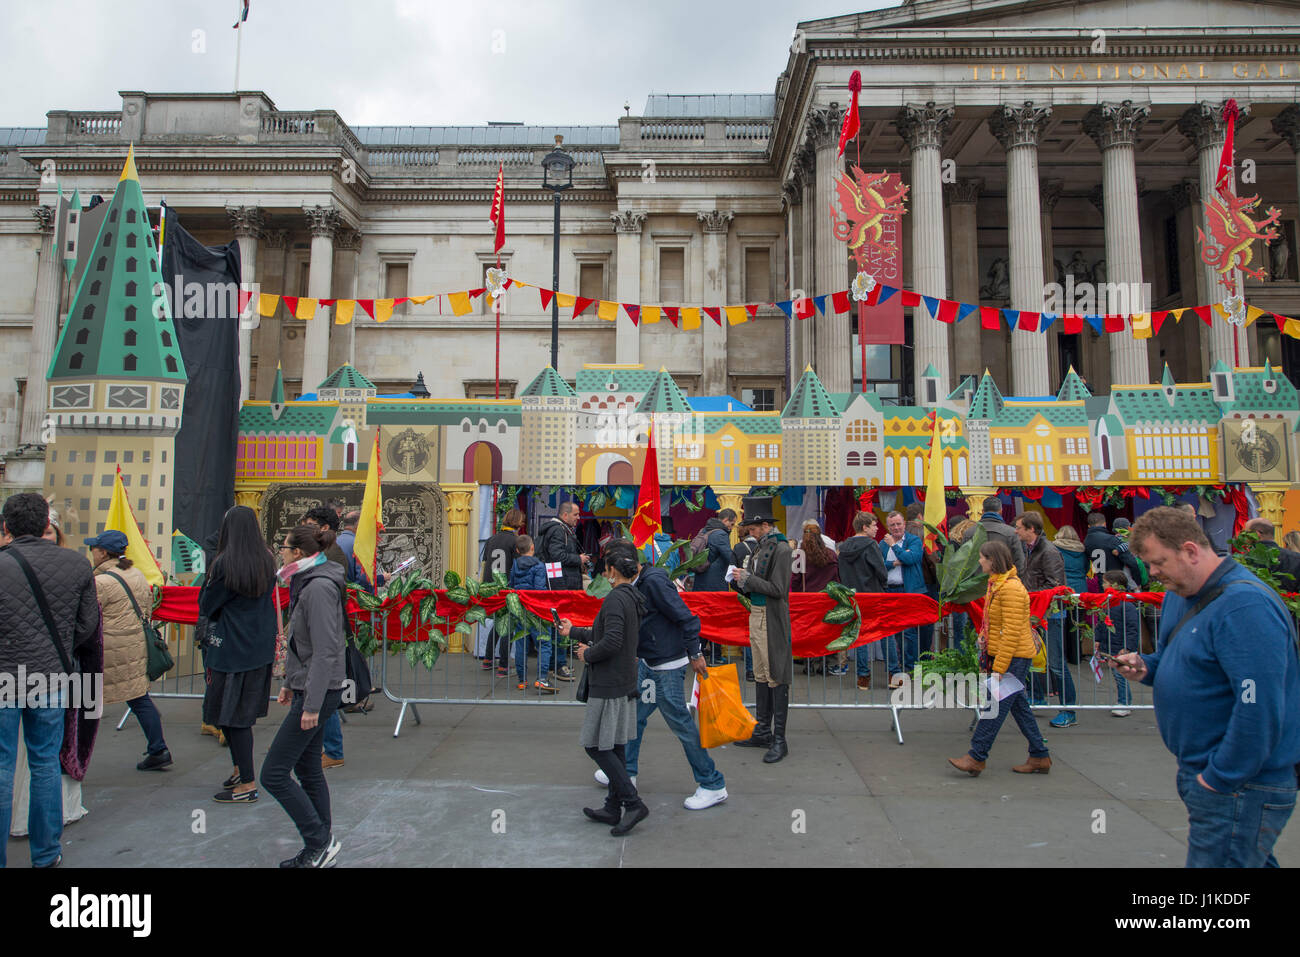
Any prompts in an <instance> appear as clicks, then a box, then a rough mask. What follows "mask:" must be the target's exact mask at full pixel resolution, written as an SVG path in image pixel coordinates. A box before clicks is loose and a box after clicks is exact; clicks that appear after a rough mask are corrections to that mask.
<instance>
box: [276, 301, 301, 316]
mask: <svg viewBox="0 0 1300 957" xmlns="http://www.w3.org/2000/svg"><path fill="white" fill-rule="evenodd" d="M280 301H281V302H283V303H284V305H285V308H286V309H288V310H289V315H291V316H296V315H298V297H297V296H281V297H280Z"/></svg>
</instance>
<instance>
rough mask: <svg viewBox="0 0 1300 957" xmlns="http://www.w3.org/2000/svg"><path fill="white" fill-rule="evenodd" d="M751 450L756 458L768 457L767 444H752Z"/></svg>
mask: <svg viewBox="0 0 1300 957" xmlns="http://www.w3.org/2000/svg"><path fill="white" fill-rule="evenodd" d="M750 451H751V453H752V454H753V456H754V458H756V459H762V458H766V457H767V446H766V445H751V446H750Z"/></svg>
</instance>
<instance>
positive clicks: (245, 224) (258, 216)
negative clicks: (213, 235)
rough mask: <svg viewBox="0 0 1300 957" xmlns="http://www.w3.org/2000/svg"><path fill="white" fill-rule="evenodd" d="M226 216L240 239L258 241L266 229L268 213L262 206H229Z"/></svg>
mask: <svg viewBox="0 0 1300 957" xmlns="http://www.w3.org/2000/svg"><path fill="white" fill-rule="evenodd" d="M226 215H227V216H229V217H230V228H231V230H232V231H233V232H234V234H235V236H236V237H238V238H240V239H244V238H250V237H251V238H252V239H258V238H260V237H261V235H262V233H263V231H264V230H265V229H266V213H264V212H263V211H262V208H261V207H260V206H227V207H226Z"/></svg>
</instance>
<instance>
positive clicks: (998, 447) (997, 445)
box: [993, 439, 1002, 482]
mask: <svg viewBox="0 0 1300 957" xmlns="http://www.w3.org/2000/svg"><path fill="white" fill-rule="evenodd" d="M993 454H994V455H1001V454H1002V440H1001V439H994V440H993ZM998 481H999V482H1000V481H1002V480H1001V479H998Z"/></svg>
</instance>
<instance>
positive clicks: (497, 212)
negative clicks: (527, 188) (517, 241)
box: [488, 163, 506, 253]
mask: <svg viewBox="0 0 1300 957" xmlns="http://www.w3.org/2000/svg"><path fill="white" fill-rule="evenodd" d="M488 219H489V220H490V221H491V223H492V225H493V226H495V227H496V228H497V235H496V240H495V242H494V243H493V245H492V251H493V252H494V253H499V252H501V247H502V246H504V245H505V244H506V164H505V163H502V164H501V165H500V166H498V167H497V186H496V189H494V190H493V191H492V213H491V215H490V216H489V217H488Z"/></svg>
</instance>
